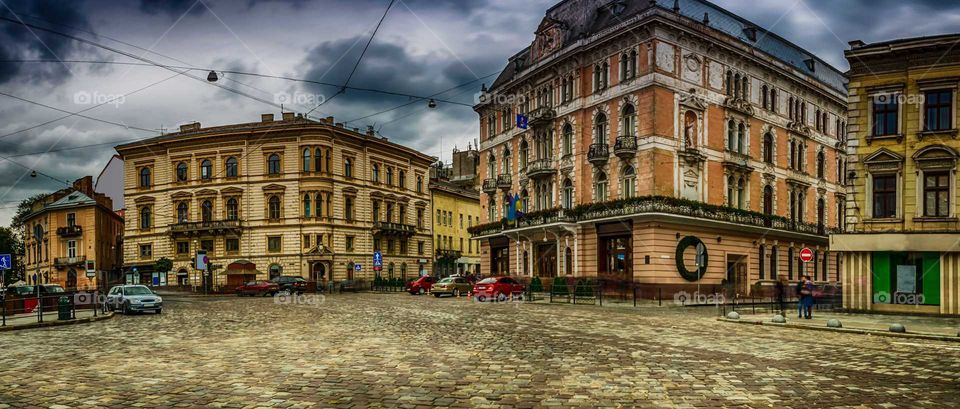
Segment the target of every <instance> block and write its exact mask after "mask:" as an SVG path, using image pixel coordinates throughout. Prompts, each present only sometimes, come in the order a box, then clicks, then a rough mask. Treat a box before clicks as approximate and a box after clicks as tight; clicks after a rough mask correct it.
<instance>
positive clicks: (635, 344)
mask: <svg viewBox="0 0 960 409" xmlns="http://www.w3.org/2000/svg"><path fill="white" fill-rule="evenodd" d="M306 301H316V300H306ZM322 301H323V302H316V303H313V302H310V303H308V304H301V305H294V304H278V303H277V302H276V300H275V299H273V298H204V297H182V298H178V297H172V296H171V297H167V304H168V305H167V306H166V308H165V309H164V313H163V314H162V315H150V314H146V315H135V316H118V317H115V318H113V319H111V320H107V321H103V322H98V323H92V324H85V325H73V326H65V327H57V328H47V329H38V330H25V331H14V332H9V333H4V334H0V339H2V342H3V345H4V349H5V352H6V353H5V354H4V356H3V357H2V358H0V382H2V384H3V388H0V408H5V407H18V408H19V407H38V408H40V407H43V408H47V407H78V408H85V407H133V406H139V407H161V408H174V407H226V408H244V407H285V408H301V407H316V408H321V407H322V408H326V407H408V408H413V407H497V408H500V407H502V408H536V407H796V408H802V407H826V406H830V407H836V406H839V407H873V408H881V407H883V408H892V407H957V405H960V381H958V379H960V344H957V343H948V342H930V341H922V340H903V339H896V338H885V337H870V336H864V335H855V334H835V333H826V332H820V331H809V330H796V329H785V328H770V327H760V326H756V327H754V326H748V325H735V324H728V323H721V322H717V321H716V320H715V314H713V313H712V311H705V310H700V311H695V310H690V309H678V308H653V307H648V308H636V309H634V308H601V307H594V306H572V305H543V304H515V303H506V304H476V303H473V302H471V301H469V300H467V299H466V298H460V299H452V298H442V299H436V298H434V297H426V296H423V297H416V296H408V295H405V294H386V295H378V294H347V295H333V296H328V297H326V299H325V300H322ZM55 405H63V406H55Z"/></svg>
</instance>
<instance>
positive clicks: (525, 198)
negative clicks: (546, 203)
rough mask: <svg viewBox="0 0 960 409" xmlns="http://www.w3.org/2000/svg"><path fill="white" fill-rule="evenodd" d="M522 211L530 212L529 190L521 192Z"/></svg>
mask: <svg viewBox="0 0 960 409" xmlns="http://www.w3.org/2000/svg"><path fill="white" fill-rule="evenodd" d="M520 209H522V210H521V211H522V212H524V213H526V212H527V211H529V210H530V193H529V192H527V189H523V190H521V191H520Z"/></svg>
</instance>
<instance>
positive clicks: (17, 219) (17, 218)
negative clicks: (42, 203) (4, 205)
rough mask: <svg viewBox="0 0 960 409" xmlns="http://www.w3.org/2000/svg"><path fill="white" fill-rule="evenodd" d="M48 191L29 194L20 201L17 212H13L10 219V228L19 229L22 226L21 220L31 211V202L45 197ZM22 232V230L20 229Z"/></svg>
mask: <svg viewBox="0 0 960 409" xmlns="http://www.w3.org/2000/svg"><path fill="white" fill-rule="evenodd" d="M47 195H49V193H37V194H35V195H33V196H30V197H28V198H26V199H23V200H21V201H20V204H19V205H17V212H16V213H14V215H13V218H12V219H10V228H12V229H16V230H20V229H22V228H23V222H24V221H25V218H26V216H27V215H28V214H30V213H33V209H32V207H33V203H34V202H36V201H37V200H41V199H44V198H46V197H47ZM21 233H22V230H21Z"/></svg>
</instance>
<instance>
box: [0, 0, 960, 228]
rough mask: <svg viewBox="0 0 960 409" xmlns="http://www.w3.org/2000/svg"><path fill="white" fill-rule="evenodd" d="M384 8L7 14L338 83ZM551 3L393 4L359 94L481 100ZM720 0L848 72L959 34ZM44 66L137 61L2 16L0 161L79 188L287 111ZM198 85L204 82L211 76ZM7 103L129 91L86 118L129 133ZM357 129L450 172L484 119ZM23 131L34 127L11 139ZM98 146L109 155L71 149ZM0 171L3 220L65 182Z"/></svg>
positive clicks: (338, 102)
mask: <svg viewBox="0 0 960 409" xmlns="http://www.w3.org/2000/svg"><path fill="white" fill-rule="evenodd" d="M635 1H648V0H635ZM660 1H661V2H666V3H668V2H669V0H660ZM388 3H389V0H324V1H309V0H233V1H228V0H175V1H172V0H166V1H164V0H156V1H148V0H140V1H133V0H131V1H122V2H118V1H106V0H103V1H100V0H87V1H71V2H66V1H12V0H0V12H2V14H3V16H4V17H7V18H13V19H20V20H22V21H24V22H27V23H34V24H37V25H40V26H44V27H50V28H53V29H55V30H58V31H64V32H68V33H70V34H72V35H75V36H77V37H82V38H85V39H89V40H91V41H94V42H97V43H100V44H104V45H107V46H109V47H113V48H116V49H119V50H123V51H125V52H127V53H131V54H134V55H137V56H142V57H144V58H148V59H150V60H153V61H156V62H159V63H162V64H168V65H185V66H191V67H204V68H207V67H209V68H216V69H219V70H232V71H245V72H257V73H263V74H268V75H277V76H287V77H295V78H305V79H309V80H314V81H321V82H329V83H333V84H340V83H343V82H344V81H345V80H346V79H347V77H348V76H349V73H350V71H351V70H352V68H353V66H354V64H355V62H356V61H357V58H358V57H359V55H360V52H361V49H362V48H363V46H364V44H365V43H366V41H367V39H368V38H369V36H370V34H371V33H372V31H373V29H374V27H375V26H376V24H377V21H378V20H379V19H380V17H381V15H382V14H383V12H384V10H385V8H386V6H387V4H388ZM554 3H556V1H555V0H547V1H545V0H489V1H481V0H474V1H444V0H396V2H395V3H394V5H393V7H392V8H391V10H390V11H389V13H388V14H387V17H386V19H385V20H384V22H383V24H382V26H381V27H380V30H379V32H378V34H377V36H376V38H375V39H374V40H373V43H372V44H371V45H370V47H369V49H368V50H367V53H366V55H365V56H364V57H363V60H362V62H361V63H360V65H359V68H358V69H357V71H356V73H355V74H354V75H353V77H352V79H351V81H350V85H351V86H356V87H367V88H377V89H383V90H390V91H396V92H401V93H408V94H414V95H430V94H433V93H436V92H440V91H443V90H445V89H448V88H451V87H454V86H456V85H459V84H462V83H465V82H468V81H472V80H476V81H475V82H474V83H472V84H470V85H469V86H465V87H462V88H459V89H456V90H453V91H450V92H448V93H445V94H442V95H440V96H438V98H441V99H447V100H453V101H459V102H463V103H467V104H473V103H474V98H475V95H476V94H477V92H478V91H479V88H480V84H481V83H486V84H490V83H491V82H492V81H493V79H494V78H495V75H494V76H490V77H488V76H489V75H491V74H495V73H496V72H497V71H498V70H499V69H501V68H502V67H503V65H504V64H505V62H506V60H507V58H508V57H509V56H510V55H512V54H514V53H516V52H517V51H519V50H520V49H522V48H523V47H525V46H527V45H529V43H530V42H531V41H532V39H533V31H534V30H535V29H536V27H537V25H538V24H539V22H540V20H541V19H542V18H543V15H544V13H545V11H546V9H547V8H548V7H550V6H551V5H553V4H554ZM715 3H717V4H719V5H720V6H722V7H725V8H727V9H728V10H731V11H733V12H735V13H737V14H739V15H741V16H743V17H744V18H746V19H748V20H752V21H753V22H755V23H757V24H759V25H761V26H763V27H765V28H767V29H770V30H772V31H774V32H776V33H777V34H780V35H781V36H783V37H785V38H787V39H788V40H790V41H793V42H794V43H796V44H798V45H800V46H801V47H805V48H807V49H808V50H810V51H812V52H814V53H816V54H818V55H819V56H820V57H821V58H823V59H825V60H826V61H828V62H829V63H831V64H833V65H835V66H836V67H838V68H840V69H846V67H847V65H846V62H845V61H844V59H843V50H844V49H845V48H846V47H847V41H850V40H853V39H861V40H864V41H866V42H872V41H880V40H886V39H891V38H897V37H909V36H918V35H932V34H941V33H946V32H949V31H950V30H951V28H953V29H954V30H956V28H955V27H958V24H960V3H957V2H947V1H932V0H930V1H913V2H911V1H900V0H802V1H795V0H715ZM66 5H69V6H70V7H69V8H67V7H65V6H66ZM14 13H15V14H16V16H14ZM90 32H95V33H97V34H99V36H94V35H92V34H91V33H90ZM114 40H119V41H122V42H123V43H121V42H117V41H114ZM124 43H127V44H124ZM131 45H134V46H139V47H143V48H146V49H149V50H151V51H153V52H156V53H158V54H159V55H158V54H153V53H150V52H145V51H143V50H141V49H137V48H135V47H132V46H131ZM38 59H39V60H64V61H69V60H96V61H115V62H136V60H134V59H133V58H130V57H127V56H124V55H122V54H118V53H115V52H113V51H109V50H104V49H100V48H96V47H94V46H91V45H88V44H84V43H81V42H79V41H76V40H72V39H68V38H65V37H61V36H57V35H55V34H51V33H47V32H44V31H41V30H28V29H26V28H25V27H23V26H20V25H16V24H12V23H10V22H6V21H0V93H3V94H9V95H0V155H3V156H6V157H10V158H11V159H13V160H15V161H17V162H19V163H20V164H22V165H25V166H26V168H34V169H36V170H37V171H39V172H41V173H43V174H47V175H50V176H52V177H53V178H55V179H58V180H73V179H75V178H77V177H80V176H82V175H93V176H94V177H96V175H98V174H99V173H100V170H101V169H102V168H103V166H104V165H105V164H106V163H107V161H108V160H109V158H110V156H111V155H113V154H114V151H113V149H112V146H113V144H114V143H119V142H121V141H129V140H133V139H137V138H143V137H148V136H150V135H153V134H156V133H157V132H159V130H160V129H161V127H162V128H163V129H166V130H172V129H176V128H177V127H178V126H179V125H180V124H184V123H188V122H192V121H199V122H201V123H202V124H203V125H204V126H212V125H222V124H229V123H238V122H251V121H256V120H258V119H259V114H261V113H267V112H272V113H275V114H278V113H279V109H278V108H276V107H273V106H270V105H268V104H266V103H264V102H260V101H257V100H255V99H254V98H249V97H247V96H242V95H238V94H235V93H231V92H229V91H226V90H223V89H220V88H216V87H214V86H210V85H209V84H206V83H205V81H197V80H195V79H192V78H189V77H187V76H186V75H178V73H175V72H171V71H169V70H166V69H162V68H157V67H151V66H131V65H104V64H84V63H72V62H68V63H58V62H54V63H43V62H10V61H11V60H38ZM189 74H190V75H195V76H198V77H205V76H206V73H205V72H202V71H190V72H189ZM478 78H479V80H478ZM218 84H221V85H223V86H226V87H229V88H233V89H236V90H238V91H242V92H244V93H246V94H247V95H249V96H253V97H256V98H259V99H262V100H266V101H279V100H280V99H278V98H281V97H282V96H288V97H291V98H295V100H294V101H293V102H294V104H292V106H291V104H290V103H287V104H286V105H285V106H287V107H290V109H291V110H294V111H297V112H306V111H309V110H310V109H311V108H314V107H315V106H316V102H318V101H320V100H322V99H324V98H329V97H330V96H332V95H333V94H334V93H336V90H337V89H336V88H334V87H324V86H319V85H314V84H308V83H302V82H291V81H285V80H278V79H265V78H258V77H251V76H243V75H236V74H226V76H225V78H224V79H222V80H221V81H219V82H218ZM11 96H15V97H19V98H23V99H27V100H31V101H35V102H39V103H42V104H45V105H49V106H50V107H53V108H58V109H62V110H65V111H70V112H77V111H80V110H84V109H89V108H91V107H94V105H95V104H96V103H97V102H102V101H105V100H108V99H110V98H116V97H118V96H122V97H120V98H118V99H116V100H115V101H114V103H110V104H106V105H103V106H100V107H96V108H93V109H90V110H89V111H86V112H84V114H85V115H88V116H91V117H95V118H98V119H102V120H105V121H110V122H116V123H122V124H126V125H128V126H129V128H125V127H121V126H115V125H111V124H107V123H102V122H96V121H93V120H90V119H87V118H80V117H76V116H74V117H69V118H66V119H62V120H59V121H54V120H56V119H58V118H60V117H63V116H65V115H67V114H65V113H63V112H58V111H56V110H53V109H50V108H47V107H42V106H38V105H34V104H30V103H28V102H25V101H23V100H18V99H15V98H13V97H11ZM407 102H409V99H408V98H406V97H391V96H384V95H382V94H373V93H366V92H361V91H348V92H347V93H345V94H342V95H338V96H337V97H336V98H334V99H332V100H331V101H329V102H328V103H325V104H324V105H323V106H321V107H320V108H318V109H317V110H316V111H315V112H314V113H313V115H315V116H318V117H319V116H327V115H333V116H335V117H336V118H337V120H338V121H347V120H352V119H357V118H361V117H366V116H368V115H371V114H373V113H376V112H379V111H383V110H386V109H390V108H393V107H396V106H398V105H400V104H404V103H407ZM51 121H54V122H51ZM46 122H50V123H48V124H45V123H46ZM41 124H42V125H41ZM38 125H40V126H38ZM348 125H349V126H353V127H359V128H366V126H368V125H372V126H375V127H376V128H377V129H378V130H379V132H380V133H381V134H382V135H383V136H386V137H388V138H390V140H392V141H396V142H399V143H403V144H406V145H409V146H411V147H413V148H415V149H418V150H421V151H423V152H425V153H428V154H430V155H434V156H439V157H440V158H442V159H443V160H444V161H445V162H446V161H449V158H450V152H451V149H452V148H453V147H454V146H457V147H460V148H465V147H466V146H467V144H468V143H470V142H472V141H473V140H475V139H476V138H478V134H479V121H478V120H477V116H476V114H475V113H474V112H473V110H472V109H470V108H469V107H466V106H460V105H454V104H447V103H443V102H440V103H439V106H438V108H437V109H434V110H429V109H427V108H426V104H425V103H422V102H417V103H414V104H411V105H409V106H406V107H402V108H399V109H396V110H393V111H389V112H386V113H383V114H380V115H376V116H371V117H368V118H365V119H362V120H359V121H355V122H351V123H349V124H348ZM25 128H33V129H30V130H27V131H24V132H20V133H16V134H13V135H8V134H10V133H12V132H15V131H20V130H22V129H25ZM137 128H144V129H147V130H153V131H143V130H139V129H137ZM90 144H102V145H99V146H95V147H88V148H81V149H69V148H71V147H77V146H84V145H90ZM0 176H2V177H0V225H7V224H9V219H10V216H11V215H12V214H13V211H14V208H15V206H16V204H17V202H19V201H20V200H21V199H23V198H25V197H29V196H31V195H33V194H35V193H38V192H45V191H53V190H56V189H58V188H59V187H62V186H63V183H62V182H57V181H55V180H53V179H51V178H47V177H45V176H43V175H42V174H41V175H39V176H38V177H36V178H31V177H30V176H29V170H27V169H25V168H24V167H21V166H18V165H15V164H13V163H11V162H9V161H0Z"/></svg>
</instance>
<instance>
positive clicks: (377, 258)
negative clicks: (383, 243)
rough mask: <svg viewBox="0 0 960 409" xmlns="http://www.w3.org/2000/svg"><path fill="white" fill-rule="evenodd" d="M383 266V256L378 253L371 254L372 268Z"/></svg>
mask: <svg viewBox="0 0 960 409" xmlns="http://www.w3.org/2000/svg"><path fill="white" fill-rule="evenodd" d="M382 265H383V255H381V254H380V252H379V251H374V252H373V266H374V267H379V266H382Z"/></svg>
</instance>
